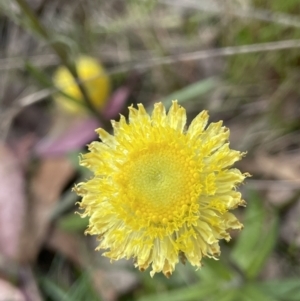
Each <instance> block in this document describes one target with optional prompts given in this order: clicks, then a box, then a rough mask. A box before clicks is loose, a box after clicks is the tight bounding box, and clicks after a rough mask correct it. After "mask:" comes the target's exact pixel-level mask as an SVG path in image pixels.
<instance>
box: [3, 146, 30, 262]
mask: <svg viewBox="0 0 300 301" xmlns="http://www.w3.org/2000/svg"><path fill="white" fill-rule="evenodd" d="M0 179H1V181H0V208H1V210H0V229H1V231H0V252H1V253H2V254H3V255H5V256H7V257H9V258H10V259H14V260H18V259H19V253H20V239H21V235H22V229H23V225H24V217H25V208H26V205H25V189H24V178H23V173H22V170H21V168H20V165H19V162H18V160H17V158H16V157H15V156H14V154H13V152H12V151H11V150H10V149H9V148H8V147H7V146H6V145H4V144H3V143H0Z"/></svg>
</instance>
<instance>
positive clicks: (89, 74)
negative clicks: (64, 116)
mask: <svg viewBox="0 0 300 301" xmlns="http://www.w3.org/2000/svg"><path fill="white" fill-rule="evenodd" d="M75 66H76V69H77V73H78V77H79V79H80V80H82V81H83V85H84V87H85V89H86V91H87V93H88V95H89V97H90V99H91V102H92V104H93V105H94V107H95V108H96V109H99V108H100V109H101V108H103V106H104V105H105V102H106V100H107V97H108V95H109V92H110V79H109V77H108V75H107V74H106V72H105V69H104V68H103V66H102V65H101V64H100V63H99V62H98V61H97V60H95V59H94V58H92V57H89V56H79V57H78V58H77V60H76V61H75ZM53 82H54V85H55V86H56V87H57V88H58V89H60V90H61V91H62V92H64V93H65V94H67V95H69V96H70V97H71V98H74V99H76V100H78V101H80V102H83V97H82V94H81V92H80V90H79V88H78V86H77V84H76V82H75V79H74V78H73V76H72V74H71V73H70V71H69V70H68V69H67V68H66V67H64V66H60V67H59V68H58V69H57V70H56V72H55V74H54V77H53ZM55 100H56V102H57V104H58V106H59V107H61V108H62V109H64V110H66V111H68V112H70V113H81V112H83V110H82V106H80V105H78V104H77V103H76V102H75V101H72V100H70V99H68V98H67V97H66V96H64V95H62V94H57V95H56V96H55Z"/></svg>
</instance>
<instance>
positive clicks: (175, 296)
mask: <svg viewBox="0 0 300 301" xmlns="http://www.w3.org/2000/svg"><path fill="white" fill-rule="evenodd" d="M215 291H216V287H215V285H212V283H211V282H201V283H199V284H197V285H193V286H189V287H185V288H182V289H177V290H172V291H168V292H164V293H159V294H155V295H150V296H143V297H141V298H139V299H137V300H138V301H157V300H159V301H198V300H202V299H205V298H208V297H210V296H212V294H213V293H214V292H215Z"/></svg>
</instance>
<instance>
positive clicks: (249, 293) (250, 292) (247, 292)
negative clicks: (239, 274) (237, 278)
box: [239, 283, 278, 301]
mask: <svg viewBox="0 0 300 301" xmlns="http://www.w3.org/2000/svg"><path fill="white" fill-rule="evenodd" d="M240 296H241V299H239V300H243V301H254V300H255V301H276V300H278V299H277V298H276V299H274V297H273V296H270V294H268V293H267V292H265V291H263V290H262V289H261V288H260V287H259V285H258V284H255V283H252V284H247V285H246V286H244V287H243V289H242V290H241V291H240Z"/></svg>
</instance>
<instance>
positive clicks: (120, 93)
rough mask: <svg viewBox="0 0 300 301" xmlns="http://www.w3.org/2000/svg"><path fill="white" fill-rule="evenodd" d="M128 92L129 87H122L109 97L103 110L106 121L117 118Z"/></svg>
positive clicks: (129, 90)
mask: <svg viewBox="0 0 300 301" xmlns="http://www.w3.org/2000/svg"><path fill="white" fill-rule="evenodd" d="M130 92H131V88H130V87H129V86H122V87H120V88H118V89H117V90H116V91H115V92H114V93H113V94H112V95H111V97H110V99H109V101H108V102H107V105H106V107H105V108H104V116H105V117H106V119H112V118H115V117H116V116H118V114H119V113H120V112H121V111H122V109H123V108H124V106H125V104H126V101H127V99H128V97H129V94H130Z"/></svg>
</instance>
